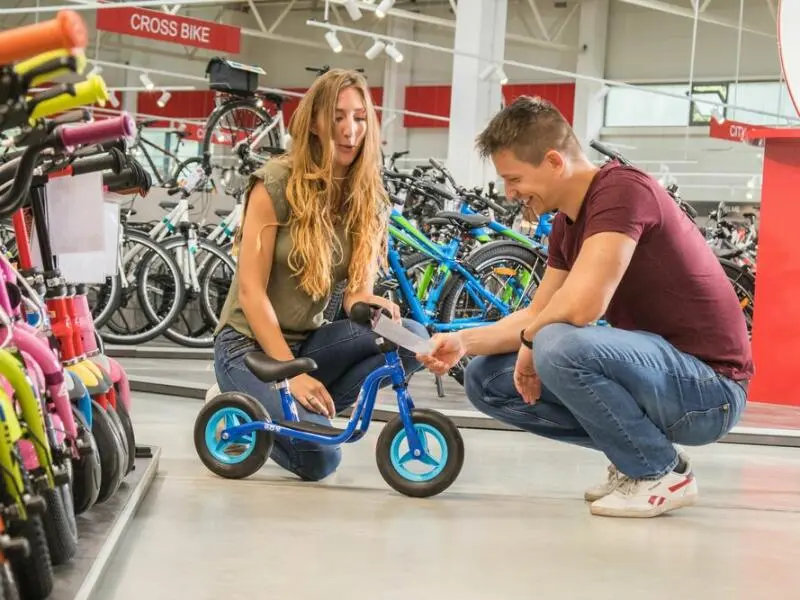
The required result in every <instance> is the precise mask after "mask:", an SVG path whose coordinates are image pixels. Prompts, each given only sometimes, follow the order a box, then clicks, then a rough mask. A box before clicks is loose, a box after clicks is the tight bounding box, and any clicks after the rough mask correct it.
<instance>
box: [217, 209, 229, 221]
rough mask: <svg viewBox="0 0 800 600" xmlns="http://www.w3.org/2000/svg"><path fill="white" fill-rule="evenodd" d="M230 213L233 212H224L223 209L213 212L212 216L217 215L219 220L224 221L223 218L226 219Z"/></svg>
mask: <svg viewBox="0 0 800 600" xmlns="http://www.w3.org/2000/svg"><path fill="white" fill-rule="evenodd" d="M232 212H233V211H230V210H226V209H224V208H218V209H217V210H215V211H214V214H215V215H217V216H218V217H219V218H220V219H224V218H225V217H227V216H228V215H229V214H231V213H232Z"/></svg>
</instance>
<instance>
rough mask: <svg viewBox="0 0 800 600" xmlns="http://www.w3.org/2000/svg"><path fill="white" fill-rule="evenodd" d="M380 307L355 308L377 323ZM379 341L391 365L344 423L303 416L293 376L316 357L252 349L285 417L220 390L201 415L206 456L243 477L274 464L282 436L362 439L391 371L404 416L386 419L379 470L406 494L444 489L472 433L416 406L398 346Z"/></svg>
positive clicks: (198, 440)
mask: <svg viewBox="0 0 800 600" xmlns="http://www.w3.org/2000/svg"><path fill="white" fill-rule="evenodd" d="M380 310H381V308H380V307H377V306H374V305H368V304H364V303H357V304H355V305H353V308H352V309H351V311H350V319H351V320H352V321H354V322H355V323H358V324H360V325H363V326H365V327H370V326H371V325H372V323H374V319H375V318H376V317H377V316H379V315H380V312H379V311H380ZM384 314H385V313H384ZM376 344H377V345H378V348H379V349H380V351H381V352H382V353H383V355H384V357H385V364H384V365H382V366H381V367H379V368H377V369H375V370H374V371H373V372H371V373H370V374H369V375H368V376H367V378H366V379H365V380H364V383H363V384H362V386H361V391H360V393H359V395H358V400H357V401H356V404H355V406H354V407H353V412H352V415H351V416H350V420H349V421H348V422H347V426H346V427H344V428H343V429H340V428H337V427H331V426H327V425H322V424H318V423H311V422H308V421H301V420H300V419H299V418H298V415H297V409H296V407H295V401H294V399H293V398H292V394H291V391H290V389H289V380H290V379H291V378H293V377H297V376H298V375H301V374H303V373H312V372H313V371H315V370H316V369H317V365H316V363H315V362H314V361H313V360H312V359H310V358H305V357H304V358H296V359H293V360H289V361H278V360H275V359H273V358H270V357H268V356H267V355H266V354H264V353H263V352H252V353H250V354H248V355H247V356H246V357H245V361H244V362H245V364H246V365H247V368H248V369H250V371H252V373H253V374H254V375H255V376H256V377H257V378H258V379H259V380H261V381H263V382H264V383H265V384H275V385H276V386H277V388H278V390H279V392H280V396H281V405H282V409H283V410H282V412H283V418H282V419H281V420H279V421H273V420H272V419H270V416H269V415H268V414H267V411H266V409H265V408H264V407H263V406H262V405H261V403H260V402H258V401H257V400H256V399H255V398H253V397H252V396H248V395H247V394H243V393H241V392H224V393H222V394H219V395H218V396H215V397H214V398H212V399H211V400H210V401H208V402H207V403H206V404H205V405H204V406H203V408H202V410H201V411H200V413H199V414H198V416H197V420H196V421H195V426H194V444H195V449H196V450H197V453H198V455H199V456H200V460H201V461H202V462H203V464H204V465H205V466H206V467H207V468H208V469H209V470H210V471H212V472H213V473H215V474H216V475H219V476H220V477H225V478H228V479H243V478H245V477H249V476H251V475H253V474H254V473H256V472H257V471H258V470H259V469H261V467H262V466H263V465H264V463H266V461H267V459H268V458H269V456H270V453H271V451H272V446H273V444H274V441H275V436H283V437H286V438H291V439H300V440H305V441H307V442H314V443H317V444H327V445H338V444H342V443H348V442H356V441H358V440H360V439H361V438H362V437H364V434H365V433H366V432H367V429H368V427H369V424H370V421H371V419H372V411H373V408H374V407H375V399H376V397H377V394H378V390H379V388H380V384H381V382H382V381H383V380H384V379H387V378H388V379H389V380H391V383H392V388H393V389H394V391H395V396H396V398H397V408H398V415H397V416H395V417H393V418H392V419H391V420H390V421H389V422H388V423H386V425H385V426H384V427H383V429H382V430H381V432H380V434H379V436H378V443H377V447H376V450H375V458H376V460H377V463H378V470H379V471H380V474H381V476H382V477H383V479H384V480H385V481H386V483H388V484H389V485H390V486H391V487H392V488H394V489H395V490H397V491H398V492H400V493H401V494H404V495H406V496H412V497H416V498H426V497H430V496H435V495H436V494H440V493H441V492H443V491H444V490H446V489H447V488H448V487H450V485H451V484H452V483H453V482H454V481H455V480H456V478H457V477H458V475H459V473H460V472H461V467H462V465H463V463H464V440H463V438H462V437H461V433H460V432H459V430H458V428H457V427H456V425H455V424H454V423H453V422H452V420H450V419H449V418H448V417H446V416H445V415H443V414H441V413H439V412H437V411H434V410H429V409H419V408H414V404H413V401H412V399H411V396H410V395H409V393H408V386H407V384H406V374H405V370H404V369H403V365H402V363H401V362H400V356H399V354H398V346H397V345H396V344H394V343H393V342H390V341H388V340H386V339H384V338H381V337H378V336H377V335H376ZM234 445H235V450H234V449H233V448H232V446H234ZM415 467H416V468H415Z"/></svg>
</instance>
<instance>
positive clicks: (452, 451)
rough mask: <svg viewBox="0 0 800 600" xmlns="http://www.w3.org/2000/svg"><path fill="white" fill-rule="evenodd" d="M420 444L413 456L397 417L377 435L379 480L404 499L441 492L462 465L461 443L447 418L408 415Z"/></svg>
mask: <svg viewBox="0 0 800 600" xmlns="http://www.w3.org/2000/svg"><path fill="white" fill-rule="evenodd" d="M411 421H412V423H413V425H414V430H415V431H416V433H417V437H419V440H420V442H421V445H422V454H420V455H419V456H415V455H414V453H413V452H412V450H411V446H410V444H409V441H408V433H407V432H406V429H405V426H404V425H403V420H402V418H401V417H400V416H399V415H398V416H396V417H394V418H393V419H392V420H391V421H389V422H388V423H387V424H386V425H385V426H384V428H383V429H382V430H381V433H380V435H379V436H378V444H377V447H376V449H375V458H376V459H377V462H378V470H379V471H380V473H381V476H382V477H383V479H384V480H385V481H386V483H388V484H389V485H390V486H391V487H392V488H394V489H395V490H397V491H398V492H400V493H401V494H404V495H406V496H412V497H415V498H427V497H430V496H435V495H437V494H440V493H442V492H443V491H445V490H446V489H447V488H449V487H450V485H451V484H452V483H453V482H454V481H455V480H456V479H457V478H458V475H459V473H461V467H462V466H463V464H464V440H463V438H462V437H461V432H460V431H459V430H458V427H456V426H455V423H453V422H452V421H451V420H450V419H449V418H447V417H446V416H444V415H443V414H441V413H439V412H436V411H435V410H429V409H414V410H413V411H412V412H411Z"/></svg>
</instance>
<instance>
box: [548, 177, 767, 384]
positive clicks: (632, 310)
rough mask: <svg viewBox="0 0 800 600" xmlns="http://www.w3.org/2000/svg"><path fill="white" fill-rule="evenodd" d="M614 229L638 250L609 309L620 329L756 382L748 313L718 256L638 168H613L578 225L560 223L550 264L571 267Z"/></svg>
mask: <svg viewBox="0 0 800 600" xmlns="http://www.w3.org/2000/svg"><path fill="white" fill-rule="evenodd" d="M604 231H613V232H619V233H624V234H626V235H628V236H630V237H631V238H633V239H634V240H636V241H637V242H638V243H637V246H636V250H635V251H634V253H633V258H632V259H631V262H630V265H629V266H628V269H627V271H626V272H625V274H624V275H623V277H622V281H621V282H620V284H619V287H618V288H617V290H616V293H615V294H614V297H613V298H612V299H611V302H610V304H609V306H608V309H607V310H606V314H605V319H606V320H607V321H608V322H609V324H610V325H611V326H613V327H617V328H619V329H627V330H639V331H648V332H651V333H655V334H657V335H660V336H662V337H663V338H665V339H666V340H667V341H668V342H670V343H671V344H672V345H673V346H675V347H676V348H677V349H678V350H680V351H682V352H685V353H687V354H691V355H693V356H695V357H697V358H699V359H700V360H702V361H703V362H705V363H707V364H708V365H709V366H711V368H713V369H714V370H715V371H716V372H718V373H720V374H722V375H725V376H726V377H730V378H731V379H736V380H741V379H749V378H750V377H751V376H752V375H753V360H752V354H751V349H750V340H749V339H748V336H747V326H746V323H745V319H744V314H743V313H742V309H741V307H740V306H739V300H738V298H737V297H736V292H735V291H734V289H733V286H732V285H731V283H730V281H729V280H728V278H727V277H726V275H725V271H723V269H722V266H721V265H720V263H719V260H717V257H716V256H715V255H714V252H713V251H712V250H711V248H710V247H709V246H708V244H707V243H706V241H705V239H704V238H703V235H702V234H701V233H700V231H699V229H698V228H697V226H696V225H695V224H694V223H693V222H692V220H691V219H690V218H689V217H687V216H686V215H685V214H684V212H683V211H682V210H681V209H680V207H678V205H677V204H676V203H675V201H674V200H673V199H672V198H671V197H670V196H669V194H668V193H667V191H666V190H665V189H664V188H662V187H661V186H660V185H659V184H658V182H657V181H655V180H654V179H653V178H652V177H650V176H649V175H647V174H645V173H643V172H642V171H639V170H638V169H635V168H633V167H627V166H622V165H620V164H619V163H617V162H611V163H608V164H606V165H605V166H604V167H603V168H602V169H601V170H600V171H599V172H598V173H597V175H596V176H595V178H594V180H593V181H592V184H591V186H590V187H589V190H588V191H587V193H586V197H585V199H584V202H583V204H582V206H581V210H580V213H579V214H578V217H577V219H576V220H575V221H574V222H572V221H571V220H570V219H569V218H567V216H566V215H565V214H564V213H559V214H558V215H556V218H555V219H554V220H553V230H552V233H551V235H550V240H549V250H548V253H549V259H548V263H549V264H550V266H552V267H554V268H556V269H561V270H569V269H570V268H571V267H572V265H573V264H575V260H576V259H577V257H578V252H579V251H580V249H581V245H582V244H583V241H584V240H585V239H587V238H589V237H590V236H592V235H594V234H596V233H600V232H604Z"/></svg>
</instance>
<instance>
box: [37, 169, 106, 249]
mask: <svg viewBox="0 0 800 600" xmlns="http://www.w3.org/2000/svg"><path fill="white" fill-rule="evenodd" d="M102 214H103V174H102V173H101V172H95V173H87V174H85V175H78V176H76V177H56V178H55V179H53V180H52V181H49V182H48V183H47V225H48V230H49V232H50V245H51V247H52V249H53V254H56V255H60V254H67V253H76V252H102V251H103V249H104V247H105V241H104V237H103V228H102V226H101V223H100V215H102Z"/></svg>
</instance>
